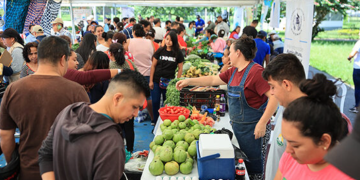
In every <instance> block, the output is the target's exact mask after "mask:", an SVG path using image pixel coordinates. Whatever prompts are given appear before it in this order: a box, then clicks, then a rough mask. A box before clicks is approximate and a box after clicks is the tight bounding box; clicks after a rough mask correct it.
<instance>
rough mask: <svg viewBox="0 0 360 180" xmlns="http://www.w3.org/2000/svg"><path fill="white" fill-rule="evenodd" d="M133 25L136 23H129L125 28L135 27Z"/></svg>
mask: <svg viewBox="0 0 360 180" xmlns="http://www.w3.org/2000/svg"><path fill="white" fill-rule="evenodd" d="M133 26H134V25H133V24H131V23H130V24H128V25H127V26H126V27H125V29H126V28H129V27H133Z"/></svg>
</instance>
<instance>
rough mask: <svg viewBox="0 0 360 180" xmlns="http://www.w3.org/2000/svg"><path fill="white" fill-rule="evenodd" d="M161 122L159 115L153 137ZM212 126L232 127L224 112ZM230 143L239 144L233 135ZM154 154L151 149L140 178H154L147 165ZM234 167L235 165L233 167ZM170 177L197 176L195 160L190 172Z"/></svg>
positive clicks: (158, 132)
mask: <svg viewBox="0 0 360 180" xmlns="http://www.w3.org/2000/svg"><path fill="white" fill-rule="evenodd" d="M161 124H163V121H162V120H161V118H160V117H159V119H158V122H157V125H156V127H155V129H154V134H155V137H156V136H158V135H161V134H162V131H161V129H160V125H161ZM213 128H215V129H217V130H218V129H222V128H226V129H229V130H230V131H232V127H231V124H230V117H229V114H228V113H226V114H225V116H224V117H221V118H220V121H218V122H216V123H215V124H214V126H213ZM231 143H232V144H233V145H235V146H237V147H239V144H238V141H237V139H236V137H235V136H233V138H232V140H231ZM154 156H155V154H154V152H153V151H150V153H149V156H148V159H147V161H146V165H145V168H144V171H143V173H142V176H141V180H152V179H155V178H156V176H153V175H152V174H151V173H150V171H149V165H150V163H151V161H152V160H153V158H154ZM234 168H235V167H234ZM159 176H160V177H166V176H168V175H166V174H165V173H163V174H162V175H159ZM171 177H176V178H178V177H183V178H184V179H185V177H191V178H192V177H197V178H199V173H198V166H197V162H196V160H195V162H194V166H193V170H192V172H191V173H190V174H187V175H184V174H181V173H178V174H176V175H174V176H171ZM245 179H246V180H248V179H249V177H248V174H247V173H246V174H245Z"/></svg>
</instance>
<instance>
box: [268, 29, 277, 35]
mask: <svg viewBox="0 0 360 180" xmlns="http://www.w3.org/2000/svg"><path fill="white" fill-rule="evenodd" d="M272 34H277V33H276V31H275V30H272V31H271V32H270V33H269V36H270V35H272Z"/></svg>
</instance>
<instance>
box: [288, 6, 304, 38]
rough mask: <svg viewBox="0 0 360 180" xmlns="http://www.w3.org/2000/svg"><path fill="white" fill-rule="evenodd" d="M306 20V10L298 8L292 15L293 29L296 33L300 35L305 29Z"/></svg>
mask: <svg viewBox="0 0 360 180" xmlns="http://www.w3.org/2000/svg"><path fill="white" fill-rule="evenodd" d="M304 21H305V15H304V12H303V11H302V10H301V9H300V8H296V9H295V10H294V11H293V13H292V15H291V31H292V32H293V33H294V35H296V36H297V35H300V34H301V32H302V30H303V25H304Z"/></svg>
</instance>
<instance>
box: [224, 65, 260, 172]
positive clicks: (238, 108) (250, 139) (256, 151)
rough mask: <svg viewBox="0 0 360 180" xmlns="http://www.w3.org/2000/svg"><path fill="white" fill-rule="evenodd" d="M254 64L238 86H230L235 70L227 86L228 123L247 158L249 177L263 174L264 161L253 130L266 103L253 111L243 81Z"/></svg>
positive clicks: (249, 67)
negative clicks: (246, 96) (247, 99)
mask: <svg viewBox="0 0 360 180" xmlns="http://www.w3.org/2000/svg"><path fill="white" fill-rule="evenodd" d="M254 64H255V62H253V61H252V62H251V63H250V64H249V65H248V67H247V68H246V69H245V73H244V75H243V77H242V79H241V82H240V85H238V86H231V85H230V84H231V82H232V80H233V78H234V75H235V74H236V72H237V68H236V69H235V71H234V72H233V74H232V76H231V78H230V81H229V83H228V85H227V87H228V93H227V95H228V101H229V114H230V122H231V125H232V128H233V131H234V134H235V136H236V138H237V140H238V142H239V145H240V148H241V150H243V151H244V153H245V154H246V155H247V156H248V158H249V162H245V164H246V169H247V171H248V173H249V175H252V174H261V173H263V162H264V159H263V158H262V155H261V145H262V138H259V139H256V140H255V135H254V130H255V126H256V124H257V123H258V121H259V120H260V118H261V116H262V115H263V113H264V110H265V108H266V105H267V102H265V103H264V104H263V105H261V106H260V108H259V109H254V108H252V107H251V106H249V104H248V103H247V101H246V98H245V94H244V85H245V80H246V78H247V76H248V74H249V71H250V69H251V68H252V66H253V65H254Z"/></svg>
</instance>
